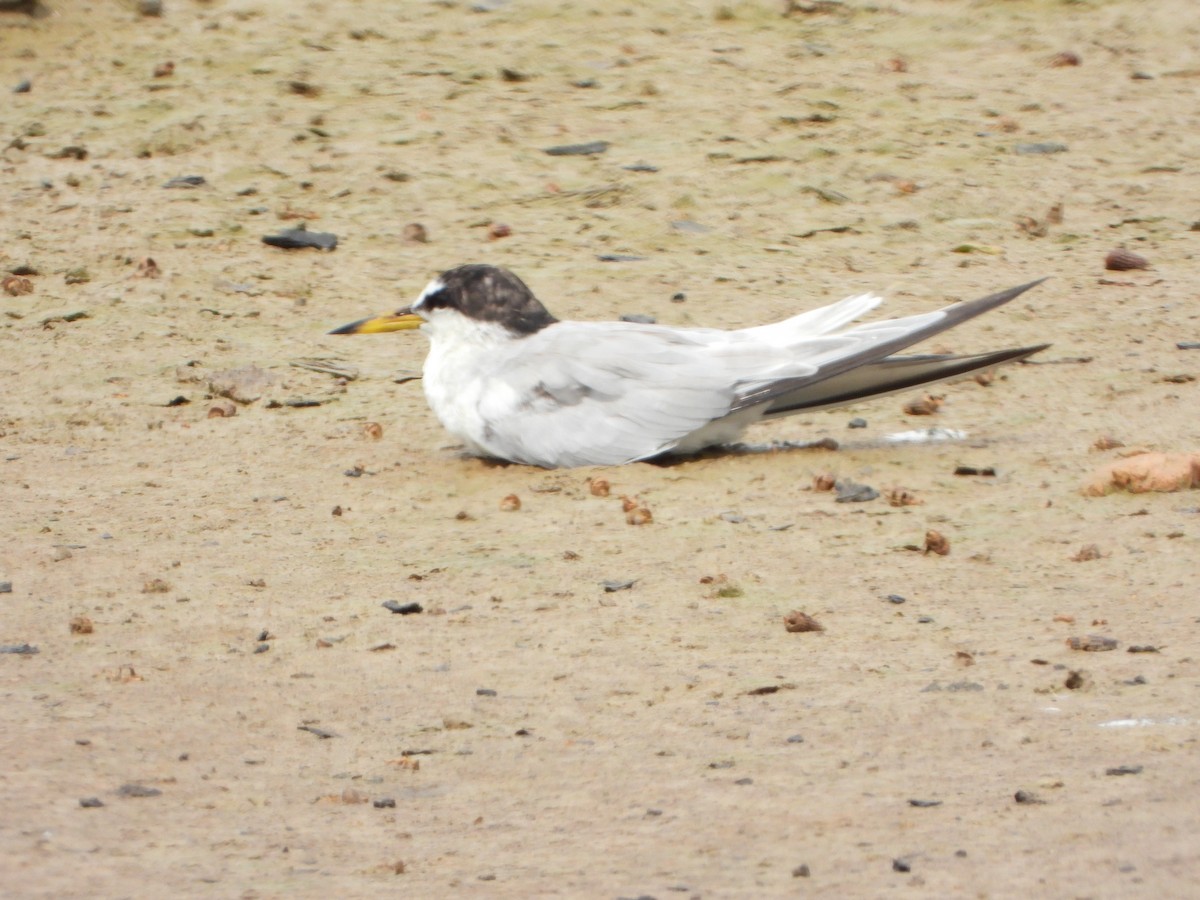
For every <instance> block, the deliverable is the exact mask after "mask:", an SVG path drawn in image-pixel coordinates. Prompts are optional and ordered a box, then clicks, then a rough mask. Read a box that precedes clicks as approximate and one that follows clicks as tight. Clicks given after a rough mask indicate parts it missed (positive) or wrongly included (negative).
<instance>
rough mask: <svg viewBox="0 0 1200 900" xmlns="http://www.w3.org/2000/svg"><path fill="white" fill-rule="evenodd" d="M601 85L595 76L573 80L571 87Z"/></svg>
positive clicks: (585, 87)
mask: <svg viewBox="0 0 1200 900" xmlns="http://www.w3.org/2000/svg"><path fill="white" fill-rule="evenodd" d="M599 86H600V82H598V81H597V80H596V79H595V78H580V79H579V80H578V81H572V82H571V87H577V88H584V89H587V88H594V87H599Z"/></svg>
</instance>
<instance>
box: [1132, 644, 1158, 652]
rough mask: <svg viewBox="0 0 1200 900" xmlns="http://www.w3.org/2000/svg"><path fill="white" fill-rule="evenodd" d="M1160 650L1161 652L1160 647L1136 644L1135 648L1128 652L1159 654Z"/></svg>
mask: <svg viewBox="0 0 1200 900" xmlns="http://www.w3.org/2000/svg"><path fill="white" fill-rule="evenodd" d="M1158 650H1159V648H1158V647H1155V646H1152V645H1151V644H1134V645H1133V646H1131V647H1130V648H1129V650H1128V651H1127V652H1129V653H1157V652H1158Z"/></svg>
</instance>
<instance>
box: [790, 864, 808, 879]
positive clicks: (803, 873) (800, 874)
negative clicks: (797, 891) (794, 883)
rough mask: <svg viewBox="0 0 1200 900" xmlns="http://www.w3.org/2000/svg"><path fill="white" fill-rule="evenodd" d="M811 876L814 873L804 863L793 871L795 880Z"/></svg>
mask: <svg viewBox="0 0 1200 900" xmlns="http://www.w3.org/2000/svg"><path fill="white" fill-rule="evenodd" d="M811 874H812V873H811V872H810V871H809V870H808V864H807V863H802V864H801V865H798V866H796V868H794V869H792V877H793V878H808V877H809V875H811Z"/></svg>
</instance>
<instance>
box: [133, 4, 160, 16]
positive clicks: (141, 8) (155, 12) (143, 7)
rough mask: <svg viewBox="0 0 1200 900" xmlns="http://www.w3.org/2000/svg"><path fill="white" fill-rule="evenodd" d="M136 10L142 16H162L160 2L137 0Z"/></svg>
mask: <svg viewBox="0 0 1200 900" xmlns="http://www.w3.org/2000/svg"><path fill="white" fill-rule="evenodd" d="M137 8H138V12H139V13H141V14H142V15H143V16H161V15H162V14H163V5H162V0H138V6H137Z"/></svg>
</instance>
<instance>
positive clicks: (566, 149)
mask: <svg viewBox="0 0 1200 900" xmlns="http://www.w3.org/2000/svg"><path fill="white" fill-rule="evenodd" d="M608 147H609V144H608V141H590V142H588V143H586V144H560V145H559V146H557V147H547V148H546V149H545V152H546V153H547V154H548V155H550V156H595V155H596V154H598V153H604V152H605V151H607V150H608Z"/></svg>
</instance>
